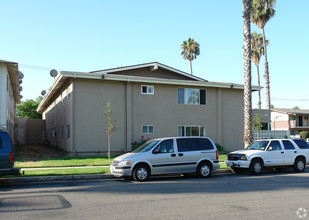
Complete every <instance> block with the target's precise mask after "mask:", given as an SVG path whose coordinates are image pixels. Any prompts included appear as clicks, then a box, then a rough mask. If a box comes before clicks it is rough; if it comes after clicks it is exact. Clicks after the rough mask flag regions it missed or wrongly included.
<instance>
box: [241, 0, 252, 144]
mask: <svg viewBox="0 0 309 220" xmlns="http://www.w3.org/2000/svg"><path fill="white" fill-rule="evenodd" d="M250 1H251V0H242V6H243V11H242V14H243V16H242V17H243V29H244V30H243V34H244V40H243V42H244V43H243V52H244V143H245V147H246V146H248V145H249V144H250V143H251V142H252V124H251V122H252V103H251V99H252V96H251V27H250V3H251V2H250Z"/></svg>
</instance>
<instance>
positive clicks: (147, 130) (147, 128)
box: [142, 125, 154, 134]
mask: <svg viewBox="0 0 309 220" xmlns="http://www.w3.org/2000/svg"><path fill="white" fill-rule="evenodd" d="M142 134H154V126H153V125H143V126H142Z"/></svg>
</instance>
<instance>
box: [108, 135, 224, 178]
mask: <svg viewBox="0 0 309 220" xmlns="http://www.w3.org/2000/svg"><path fill="white" fill-rule="evenodd" d="M219 167H220V165H219V160H218V151H217V148H216V145H215V144H214V142H213V141H212V140H211V139H210V138H207V137H170V138H158V139H153V140H149V141H147V142H146V143H145V144H143V145H142V146H140V147H139V148H137V149H136V150H134V151H133V152H131V153H126V154H124V155H121V156H119V157H117V158H115V159H114V160H113V163H112V165H111V166H110V172H111V174H113V175H114V176H116V177H125V178H131V177H133V178H134V180H135V181H145V180H147V179H148V177H149V176H150V175H158V174H172V173H196V174H197V175H198V176H200V177H209V176H210V175H211V172H212V171H214V170H217V169H219Z"/></svg>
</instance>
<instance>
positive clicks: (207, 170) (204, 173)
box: [196, 162, 211, 178]
mask: <svg viewBox="0 0 309 220" xmlns="http://www.w3.org/2000/svg"><path fill="white" fill-rule="evenodd" d="M196 173H197V175H198V176H199V177H202V178H208V177H210V175H211V165H210V164H209V163H207V162H202V163H200V164H199V165H198V167H197V171H196Z"/></svg>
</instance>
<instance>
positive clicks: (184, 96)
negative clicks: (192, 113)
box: [178, 88, 206, 105]
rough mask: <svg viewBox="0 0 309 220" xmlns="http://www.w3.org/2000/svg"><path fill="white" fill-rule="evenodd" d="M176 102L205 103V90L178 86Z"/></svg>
mask: <svg viewBox="0 0 309 220" xmlns="http://www.w3.org/2000/svg"><path fill="white" fill-rule="evenodd" d="M178 104H189V105H206V90H204V89H188V88H178Z"/></svg>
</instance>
